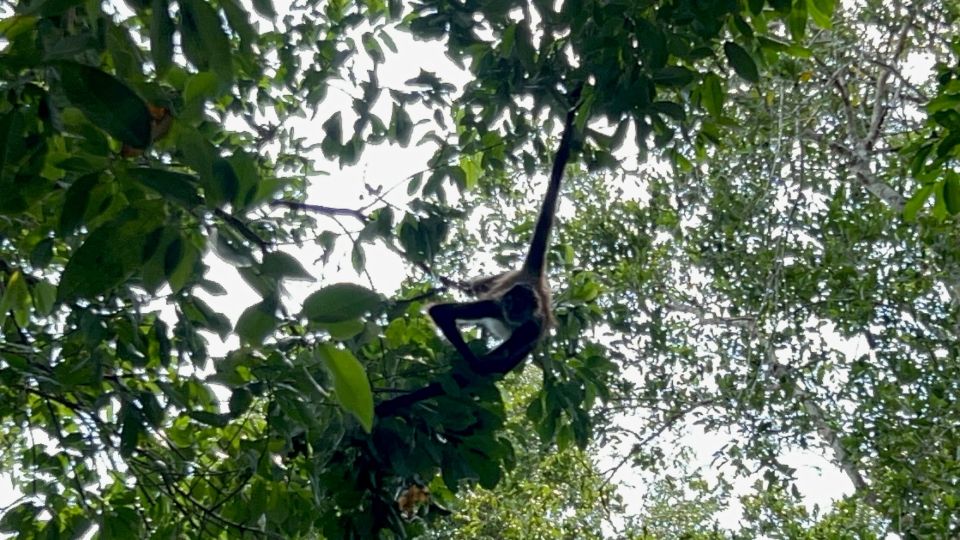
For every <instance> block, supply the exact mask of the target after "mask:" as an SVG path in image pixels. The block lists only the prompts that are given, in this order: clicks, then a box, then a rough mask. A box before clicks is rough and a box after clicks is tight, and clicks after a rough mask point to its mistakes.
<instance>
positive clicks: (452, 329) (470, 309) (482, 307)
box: [427, 300, 503, 368]
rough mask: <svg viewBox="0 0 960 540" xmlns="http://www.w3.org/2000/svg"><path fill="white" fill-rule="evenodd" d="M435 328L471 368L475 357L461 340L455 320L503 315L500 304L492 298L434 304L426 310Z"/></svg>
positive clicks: (496, 317)
mask: <svg viewBox="0 0 960 540" xmlns="http://www.w3.org/2000/svg"><path fill="white" fill-rule="evenodd" d="M427 313H429V314H430V317H431V318H432V319H433V322H434V323H435V324H436V325H437V328H439V329H440V331H441V332H443V335H444V336H446V338H447V341H449V342H450V344H451V345H453V346H454V348H456V349H457V352H458V353H460V356H462V357H463V358H464V360H466V361H467V362H468V363H469V364H470V367H471V368H475V367H476V366H477V362H478V360H477V357H476V355H474V354H473V351H471V350H470V347H468V346H467V343H466V342H465V341H464V340H463V335H462V334H461V333H460V329H459V328H457V321H479V320H481V319H486V318H493V319H500V318H502V317H503V313H502V310H501V309H500V305H499V304H497V303H496V302H494V301H493V300H479V301H476V302H464V303H452V302H451V303H448V304H434V305H433V306H430V309H429V310H427Z"/></svg>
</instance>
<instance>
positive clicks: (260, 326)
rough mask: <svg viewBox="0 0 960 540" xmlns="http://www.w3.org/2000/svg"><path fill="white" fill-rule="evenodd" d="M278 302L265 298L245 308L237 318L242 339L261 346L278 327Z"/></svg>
mask: <svg viewBox="0 0 960 540" xmlns="http://www.w3.org/2000/svg"><path fill="white" fill-rule="evenodd" d="M275 312H276V302H274V301H272V300H264V301H262V302H260V303H258V304H254V305H252V306H250V307H248V308H247V309H245V310H243V313H242V314H240V318H239V319H238V320H237V328H236V330H237V335H238V336H240V341H241V342H243V343H248V344H250V345H254V346H259V345H262V344H263V340H265V339H266V338H267V337H268V336H270V334H271V333H273V330H274V329H275V328H276V327H277V317H276V314H275Z"/></svg>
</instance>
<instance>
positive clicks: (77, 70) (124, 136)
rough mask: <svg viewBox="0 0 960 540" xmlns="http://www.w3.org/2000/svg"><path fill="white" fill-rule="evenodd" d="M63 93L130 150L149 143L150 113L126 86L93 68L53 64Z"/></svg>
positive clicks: (72, 103) (91, 119) (69, 64)
mask: <svg viewBox="0 0 960 540" xmlns="http://www.w3.org/2000/svg"><path fill="white" fill-rule="evenodd" d="M55 69H56V70H57V73H58V74H59V76H60V84H61V87H62V89H63V93H64V95H65V96H66V98H67V100H68V101H69V102H70V104H71V105H73V106H74V107H76V108H78V109H80V110H81V111H83V113H84V114H85V115H86V116H87V118H89V119H90V121H91V122H93V123H94V124H96V125H97V127H99V128H101V129H103V130H104V131H106V132H107V133H109V134H110V135H112V136H114V137H116V138H117V139H119V140H120V141H122V142H124V143H126V144H129V145H130V146H132V147H134V148H146V147H147V145H149V144H150V112H149V111H148V110H147V105H146V104H145V103H144V102H143V100H142V99H140V97H139V96H138V95H137V94H136V93H134V91H133V90H131V89H130V87H128V86H127V85H125V84H124V83H123V82H121V81H120V80H119V79H117V78H116V77H113V76H112V75H108V74H107V73H104V72H103V71H100V70H99V69H97V68H94V67H90V66H85V65H83V64H76V63H73V62H60V63H57V64H56V68H55Z"/></svg>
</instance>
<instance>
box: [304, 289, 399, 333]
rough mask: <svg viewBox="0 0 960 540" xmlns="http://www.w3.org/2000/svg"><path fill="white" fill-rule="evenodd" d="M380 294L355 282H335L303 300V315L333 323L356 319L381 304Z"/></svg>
mask: <svg viewBox="0 0 960 540" xmlns="http://www.w3.org/2000/svg"><path fill="white" fill-rule="evenodd" d="M381 301H382V299H381V297H380V295H379V294H377V293H375V292H373V291H371V290H370V289H367V288H366V287H362V286H360V285H355V284H353V283H335V284H333V285H329V286H327V287H324V288H322V289H320V290H319V291H317V292H315V293H313V294H311V295H310V296H308V297H307V299H306V300H304V301H303V315H304V316H305V317H306V318H308V319H310V320H311V321H314V322H320V323H332V322H341V321H348V320H350V319H356V318H358V317H360V316H361V315H363V314H364V313H367V312H368V311H371V310H373V309H374V308H376V307H377V306H378V305H380V303H381Z"/></svg>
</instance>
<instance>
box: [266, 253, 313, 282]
mask: <svg viewBox="0 0 960 540" xmlns="http://www.w3.org/2000/svg"><path fill="white" fill-rule="evenodd" d="M260 271H261V272H262V273H263V274H264V275H267V276H270V277H273V278H276V279H299V280H304V281H315V280H314V278H313V276H311V275H310V273H309V272H307V270H306V269H305V268H304V267H303V265H302V264H300V261H298V260H296V259H295V258H293V256H292V255H289V254H287V253H284V252H282V251H271V252H270V253H267V254H266V255H264V256H263V262H262V263H260Z"/></svg>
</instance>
